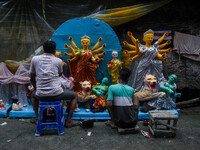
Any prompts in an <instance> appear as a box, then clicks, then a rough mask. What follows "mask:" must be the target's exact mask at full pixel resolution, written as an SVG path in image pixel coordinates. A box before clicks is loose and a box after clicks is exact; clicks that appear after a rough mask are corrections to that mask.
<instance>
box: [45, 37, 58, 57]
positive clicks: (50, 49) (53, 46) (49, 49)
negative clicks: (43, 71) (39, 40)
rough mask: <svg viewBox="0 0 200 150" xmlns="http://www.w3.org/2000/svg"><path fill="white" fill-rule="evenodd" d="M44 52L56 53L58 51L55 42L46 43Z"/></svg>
mask: <svg viewBox="0 0 200 150" xmlns="http://www.w3.org/2000/svg"><path fill="white" fill-rule="evenodd" d="M43 48H44V52H45V53H52V54H54V53H55V50H56V43H55V42H54V41H49V40H48V41H46V42H44V44H43Z"/></svg>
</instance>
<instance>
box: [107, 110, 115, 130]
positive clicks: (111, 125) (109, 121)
mask: <svg viewBox="0 0 200 150" xmlns="http://www.w3.org/2000/svg"><path fill="white" fill-rule="evenodd" d="M107 110H108V113H109V115H110V118H111V120H108V121H106V122H105V124H106V125H107V126H110V127H111V128H112V129H116V128H117V126H116V125H115V123H114V111H113V106H111V107H107Z"/></svg>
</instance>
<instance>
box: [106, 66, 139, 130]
mask: <svg viewBox="0 0 200 150" xmlns="http://www.w3.org/2000/svg"><path fill="white" fill-rule="evenodd" d="M130 75H131V71H130V70H129V69H122V70H121V71H120V73H119V83H118V84H115V85H111V86H110V87H109V88H108V97H107V108H108V112H109V114H110V117H111V121H107V122H106V125H107V126H110V127H111V128H116V127H119V128H133V127H135V125H136V124H137V112H138V107H139V101H138V99H137V97H136V96H134V89H133V88H132V87H130V86H129V85H127V83H128V79H129V76H130Z"/></svg>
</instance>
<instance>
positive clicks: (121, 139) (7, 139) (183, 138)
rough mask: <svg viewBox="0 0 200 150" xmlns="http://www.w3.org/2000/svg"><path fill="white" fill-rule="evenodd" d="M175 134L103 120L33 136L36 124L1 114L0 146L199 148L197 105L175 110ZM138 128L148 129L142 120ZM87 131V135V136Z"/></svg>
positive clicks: (34, 149)
mask: <svg viewBox="0 0 200 150" xmlns="http://www.w3.org/2000/svg"><path fill="white" fill-rule="evenodd" d="M179 114H180V117H179V121H178V130H177V132H176V133H177V135H176V138H166V137H158V138H154V137H153V136H152V135H151V138H150V139H148V138H145V137H144V136H143V135H142V134H141V133H138V134H126V135H120V134H118V133H117V131H116V130H114V129H111V128H109V127H107V126H105V124H104V123H105V122H95V123H94V127H93V128H90V129H83V128H81V127H79V126H78V127H73V128H65V135H63V136H58V135H56V134H55V133H56V132H51V133H48V134H46V135H42V136H40V137H35V136H34V132H35V128H36V125H34V124H31V123H30V119H8V118H1V119H0V124H1V123H3V122H7V125H5V126H0V149H1V150H14V149H16V150H57V149H60V150H64V149H65V150H66V149H70V150H71V149H72V150H86V149H87V150H133V149H134V150H182V149H184V150H199V149H200V147H199V146H200V106H198V107H192V108H187V109H181V110H180V111H179ZM138 125H139V127H140V129H142V130H145V131H148V128H147V127H146V126H143V125H142V122H139V123H138ZM88 132H91V133H92V134H91V136H88Z"/></svg>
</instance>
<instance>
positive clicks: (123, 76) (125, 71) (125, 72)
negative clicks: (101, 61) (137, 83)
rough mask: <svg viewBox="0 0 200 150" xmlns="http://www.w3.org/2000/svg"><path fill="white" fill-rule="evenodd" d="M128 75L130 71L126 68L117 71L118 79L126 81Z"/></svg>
mask: <svg viewBox="0 0 200 150" xmlns="http://www.w3.org/2000/svg"><path fill="white" fill-rule="evenodd" d="M130 75H131V71H130V70H129V69H127V68H124V69H122V70H121V71H120V72H119V77H120V79H121V80H122V81H124V82H126V83H127V82H128V79H129V77H130Z"/></svg>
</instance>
